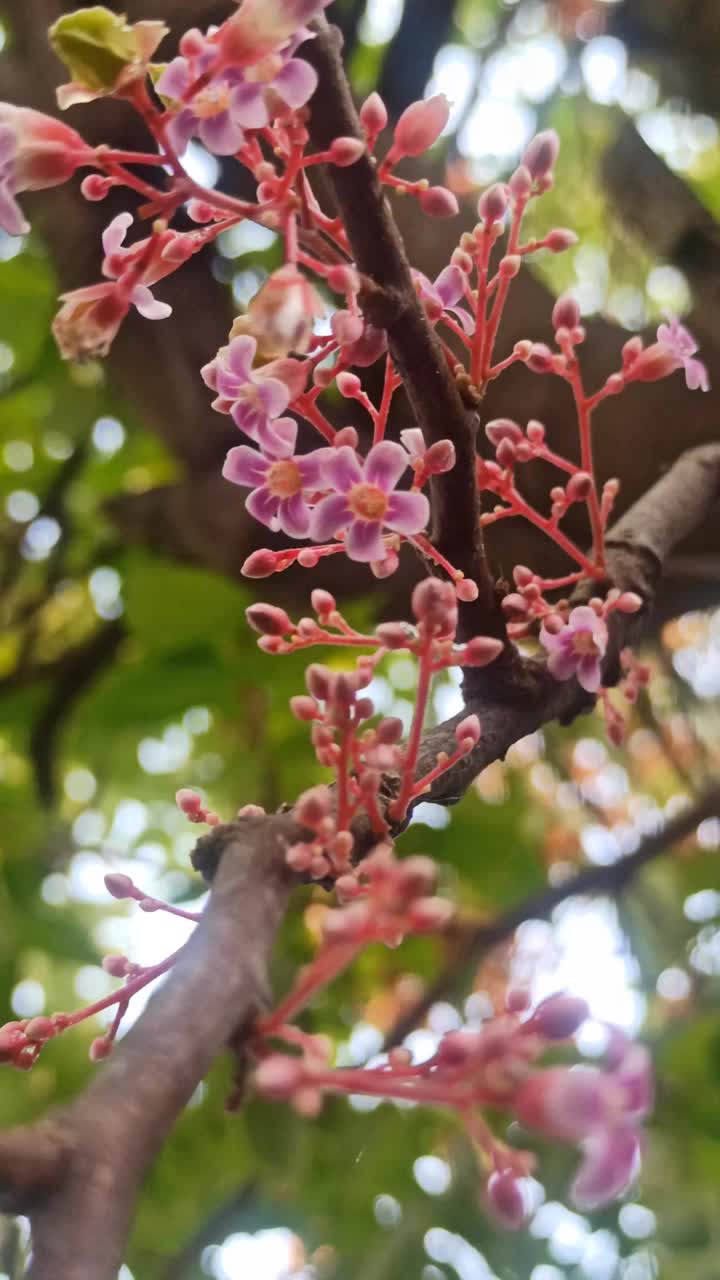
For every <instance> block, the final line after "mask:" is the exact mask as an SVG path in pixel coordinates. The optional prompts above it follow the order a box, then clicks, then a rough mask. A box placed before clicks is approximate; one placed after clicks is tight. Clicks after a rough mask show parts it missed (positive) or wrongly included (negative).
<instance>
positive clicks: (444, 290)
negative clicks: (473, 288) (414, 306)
mask: <svg viewBox="0 0 720 1280" xmlns="http://www.w3.org/2000/svg"><path fill="white" fill-rule="evenodd" d="M412 274H413V281H414V283H415V288H416V290H417V292H418V294H419V295H420V299H421V301H422V302H423V304H424V306H425V311H426V312H427V316H428V319H429V320H430V322H431V323H432V324H434V323H436V322H437V321H438V320H439V319H440V318H441V316H442V313H443V311H449V313H450V315H451V316H453V318H454V319H455V320H457V321H458V323H459V324H460V325H461V326H462V328H463V330H464V332H465V333H467V334H472V333H474V332H475V321H474V319H473V317H472V316H471V314H470V312H469V311H468V310H467V308H465V307H459V306H458V305H457V304H458V302H459V301H460V299H461V298H463V297H464V296H465V287H466V284H467V277H466V276H465V274H464V272H462V271H461V270H460V268H459V267H456V266H455V265H454V264H453V263H451V264H450V265H449V266H447V267H444V268H443V270H442V271H441V272H440V274H439V276H436V278H435V280H434V281H433V282H432V283H431V282H430V281H429V280H428V278H427V276H425V275H423V273H422V272H421V271H413V273H412Z"/></svg>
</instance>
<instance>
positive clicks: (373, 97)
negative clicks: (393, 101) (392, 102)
mask: <svg viewBox="0 0 720 1280" xmlns="http://www.w3.org/2000/svg"><path fill="white" fill-rule="evenodd" d="M387 122H388V114H387V110H386V108H385V103H384V102H383V100H382V98H381V97H380V94H379V93H371V94H370V97H369V98H366V99H365V101H364V102H363V104H362V106H361V108H360V123H361V125H362V127H363V129H364V130H365V132H366V133H367V134H369V135H370V137H371V138H376V137H377V135H378V134H379V133H381V132H382V130H383V129H384V128H385V125H386V124H387Z"/></svg>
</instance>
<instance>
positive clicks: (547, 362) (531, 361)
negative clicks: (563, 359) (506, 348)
mask: <svg viewBox="0 0 720 1280" xmlns="http://www.w3.org/2000/svg"><path fill="white" fill-rule="evenodd" d="M526 363H527V366H528V369H532V371H533V373H551V372H552V367H553V353H552V351H551V350H550V348H549V347H548V346H546V345H545V343H544V342H533V344H532V346H531V348H530V354H529V355H528V357H527V361H526Z"/></svg>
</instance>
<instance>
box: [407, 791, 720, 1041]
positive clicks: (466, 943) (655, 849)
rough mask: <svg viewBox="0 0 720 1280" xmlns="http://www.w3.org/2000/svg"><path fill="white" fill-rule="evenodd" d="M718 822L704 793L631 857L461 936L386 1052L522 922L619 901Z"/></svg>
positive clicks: (714, 802)
mask: <svg viewBox="0 0 720 1280" xmlns="http://www.w3.org/2000/svg"><path fill="white" fill-rule="evenodd" d="M718 816H720V788H718V787H715V788H714V789H713V790H712V791H708V792H707V793H706V795H704V796H703V797H702V799H700V800H698V802H697V803H696V804H694V805H692V806H690V807H689V808H687V809H684V810H683V811H682V813H680V814H678V816H677V817H676V818H672V819H671V820H670V822H668V823H666V825H665V826H664V827H662V828H661V830H660V831H657V832H654V833H653V834H652V835H650V836H647V837H646V838H645V839H644V840H643V841H642V843H641V844H640V845H639V847H638V848H637V849H636V850H635V852H634V853H631V854H629V855H628V856H627V857H626V858H620V859H619V861H618V862H613V863H611V864H610V866H605V867H585V868H584V869H583V870H582V871H578V873H577V874H576V875H574V876H570V877H569V879H567V880H563V882H562V884H558V885H550V886H548V888H547V889H541V890H540V891H539V892H538V893H534V894H532V895H531V896H530V897H529V898H525V900H524V901H523V902H519V903H518V904H517V906H515V907H512V908H511V909H510V911H507V912H506V913H505V914H504V915H501V916H497V917H496V919H494V920H490V921H488V923H487V924H482V925H479V926H478V928H477V929H474V930H469V931H467V932H465V933H463V935H462V941H461V943H460V945H459V946H458V947H456V948H455V949H454V952H453V960H452V966H451V967H449V968H447V969H444V970H443V972H442V973H440V974H438V977H437V978H436V979H435V981H434V982H433V983H431V985H430V986H429V987H428V988H427V990H426V991H424V992H423V994H422V997H421V998H420V999H419V1000H418V1001H417V1003H416V1004H415V1005H413V1007H412V1008H411V1009H409V1010H407V1011H406V1012H405V1013H404V1014H403V1015H402V1017H401V1018H399V1019H398V1021H397V1022H396V1023H395V1025H394V1026H393V1027H392V1028H391V1030H390V1031H389V1032H388V1035H387V1037H386V1040H385V1045H384V1048H385V1049H391V1048H393V1046H395V1045H398V1044H401V1043H402V1041H403V1040H404V1039H405V1036H406V1035H408V1034H409V1032H410V1031H412V1030H413V1029H414V1028H415V1027H417V1026H418V1025H419V1024H420V1023H422V1022H423V1021H424V1020H425V1018H426V1017H427V1015H428V1013H429V1011H430V1009H431V1008H432V1006H433V1005H434V1004H436V1003H437V1001H438V1000H447V999H448V998H450V997H451V996H452V994H453V993H454V991H455V990H456V989H457V988H458V986H459V985H460V984H461V983H463V982H464V981H465V979H466V978H467V974H468V971H469V970H470V969H471V968H472V967H474V968H477V966H478V964H479V963H480V961H481V960H482V959H483V957H484V956H485V955H487V953H488V952H489V951H491V950H492V948H493V947H496V946H498V945H499V944H500V943H501V942H506V941H507V940H508V938H511V937H512V935H513V933H514V932H515V930H516V929H517V928H518V926H519V925H521V924H524V923H525V921H526V920H546V919H547V918H548V916H550V915H552V913H553V911H554V910H555V908H556V907H557V906H559V905H560V903H561V902H566V901H567V899H568V898H579V897H582V896H587V895H589V894H605V895H608V896H613V897H617V896H618V895H619V894H621V893H624V891H625V890H626V889H627V888H628V887H629V886H630V884H631V883H632V881H633V880H634V879H635V877H636V876H637V875H638V874H639V873H640V872H641V871H642V870H643V868H644V867H646V866H647V864H648V863H649V862H652V861H653V860H654V859H655V858H658V857H660V856H661V855H662V854H664V853H671V852H672V850H673V848H674V847H675V845H677V844H679V843H680V841H681V840H685V839H686V837H687V836H691V835H692V834H693V832H694V831H696V830H697V828H698V826H699V824H700V823H701V822H703V821H704V820H705V819H706V818H715V817H718Z"/></svg>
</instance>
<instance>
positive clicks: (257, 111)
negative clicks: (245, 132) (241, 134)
mask: <svg viewBox="0 0 720 1280" xmlns="http://www.w3.org/2000/svg"><path fill="white" fill-rule="evenodd" d="M230 110H231V112H232V116H233V119H234V120H236V121H237V122H238V124H241V125H243V127H244V128H245V129H262V128H263V126H264V125H266V124H267V123H268V119H269V117H268V111H267V107H266V106H265V99H264V97H263V91H262V87H261V85H259V84H241V85H238V87H237V89H233V93H232V105H231V107H230Z"/></svg>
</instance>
